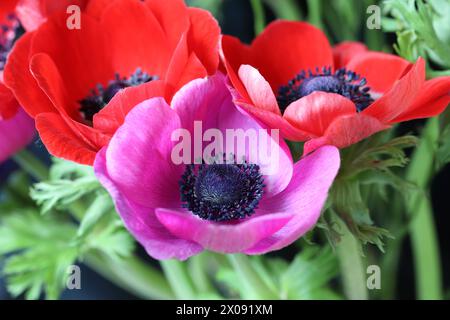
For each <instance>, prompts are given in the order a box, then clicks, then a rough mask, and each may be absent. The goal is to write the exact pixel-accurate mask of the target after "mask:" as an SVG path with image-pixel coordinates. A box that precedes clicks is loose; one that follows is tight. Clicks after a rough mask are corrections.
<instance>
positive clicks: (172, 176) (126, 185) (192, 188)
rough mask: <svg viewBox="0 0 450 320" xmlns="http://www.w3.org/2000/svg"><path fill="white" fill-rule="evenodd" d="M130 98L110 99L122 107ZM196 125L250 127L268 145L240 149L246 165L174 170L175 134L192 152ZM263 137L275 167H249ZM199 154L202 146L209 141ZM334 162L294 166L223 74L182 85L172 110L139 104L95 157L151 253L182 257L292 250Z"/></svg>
mask: <svg viewBox="0 0 450 320" xmlns="http://www.w3.org/2000/svg"><path fill="white" fill-rule="evenodd" d="M127 94H129V92H127V90H125V91H124V92H123V93H122V94H119V95H118V96H117V97H115V98H114V99H113V101H112V102H111V103H118V104H121V105H122V107H123V108H124V109H128V108H129V107H130V106H128V105H127V101H130V99H127ZM199 121H201V124H202V130H203V133H205V134H206V132H207V130H208V129H215V130H216V133H217V132H219V133H222V134H224V135H227V134H228V133H229V132H230V131H231V132H234V130H244V131H248V130H254V131H257V132H260V133H261V132H262V133H263V135H262V136H263V138H264V139H260V140H258V145H257V146H256V148H250V147H246V148H245V151H244V154H245V157H246V160H247V162H245V163H242V161H241V162H238V160H236V159H237V157H234V158H233V159H234V160H231V161H230V160H228V161H227V162H225V163H220V161H218V160H216V162H205V163H203V164H176V161H175V162H174V161H173V150H174V148H175V147H176V146H177V145H178V142H177V141H175V142H174V141H172V140H173V133H174V132H177V130H179V129H180V128H184V129H186V131H187V132H189V133H190V134H191V136H190V137H191V140H190V141H188V142H192V143H193V144H197V146H198V140H197V138H198V137H195V135H196V132H195V130H197V129H196V125H195V123H197V124H198V122H199ZM193 137H194V138H193ZM210 141H211V140H210ZM262 141H265V142H268V141H269V142H270V147H268V150H269V151H270V156H271V157H273V155H275V156H276V158H277V161H275V162H274V161H268V160H271V159H272V158H271V159H267V158H264V157H265V156H268V155H267V154H265V153H263V154H265V156H264V155H263V156H262V157H260V158H258V160H257V162H250V161H248V159H250V158H252V156H253V155H254V154H255V152H257V151H258V149H259V148H262V145H261V144H262V143H263V142H262ZM227 143H228V141H227ZM200 148H201V150H202V151H205V150H206V148H207V145H206V143H205V140H203V142H201V143H200ZM233 150H235V149H233ZM227 154H228V153H227ZM183 156H185V154H184V151H183ZM187 158H189V159H194V155H188V156H187ZM255 158H256V157H255ZM194 160H195V159H194ZM339 163H340V159H339V153H338V150H337V149H336V148H335V147H331V146H325V147H322V148H320V149H318V150H317V151H316V152H314V153H312V154H311V155H309V156H307V157H305V158H303V159H302V160H301V161H299V162H298V163H296V164H295V165H294V164H293V162H292V157H291V155H290V152H289V149H288V147H287V145H286V144H285V143H284V141H280V142H277V141H276V139H275V138H274V136H273V135H271V134H269V132H268V131H267V130H266V129H265V128H263V127H262V126H261V125H260V124H258V122H256V121H255V120H253V119H252V118H250V117H248V116H247V115H246V114H244V113H243V112H242V111H240V110H238V109H237V107H236V106H235V105H234V104H233V102H232V97H231V95H230V92H229V90H228V89H227V86H226V84H225V77H224V76H222V75H216V76H213V77H210V78H206V79H198V80H194V81H192V82H190V83H188V84H187V85H185V86H184V87H183V88H182V89H181V90H180V91H179V92H178V93H177V94H176V95H175V96H174V98H173V100H172V102H171V106H170V107H169V106H168V105H167V103H166V102H165V100H164V99H163V98H152V99H149V100H146V101H144V102H142V103H141V104H139V105H137V106H135V107H134V108H133V110H132V111H131V112H130V113H129V114H128V116H127V117H126V120H125V123H124V124H123V126H121V127H120V128H119V130H118V131H117V132H116V134H115V135H114V136H113V138H112V140H111V142H110V144H109V146H108V147H105V148H103V149H102V150H101V152H99V154H98V155H97V157H96V160H95V164H94V168H95V172H96V175H97V177H98V178H99V180H100V181H101V183H102V184H103V186H104V187H105V188H106V189H107V190H108V191H109V193H110V194H111V196H112V198H113V200H114V202H115V205H116V208H117V210H118V212H119V214H120V216H121V217H122V219H123V221H124V223H125V225H126V227H127V228H128V229H129V231H130V232H131V233H132V234H133V236H134V237H135V238H136V239H137V240H138V241H139V242H140V243H141V244H142V245H143V246H144V247H145V249H146V250H147V252H148V254H149V255H151V256H152V257H154V258H156V259H170V258H176V259H180V260H184V259H187V258H189V257H190V256H192V255H195V254H198V253H200V252H201V251H202V250H204V249H206V250H211V251H216V252H221V253H238V252H242V253H246V254H263V253H266V252H269V251H273V250H278V249H281V248H283V247H285V246H287V245H289V244H291V243H292V242H294V241H295V240H297V239H298V238H299V237H301V236H302V235H303V234H304V233H305V232H307V231H308V230H310V229H311V228H312V227H313V226H314V224H315V223H316V221H317V219H318V218H319V216H320V212H321V209H322V207H323V204H324V202H325V200H326V198H327V194H328V190H329V188H330V186H331V183H332V182H333V179H334V178H335V176H336V174H337V171H338V168H339Z"/></svg>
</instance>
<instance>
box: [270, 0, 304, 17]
mask: <svg viewBox="0 0 450 320" xmlns="http://www.w3.org/2000/svg"><path fill="white" fill-rule="evenodd" d="M265 2H266V3H267V5H269V6H270V7H271V8H272V10H273V11H274V12H275V15H276V16H277V17H278V18H279V19H285V20H294V21H299V20H302V14H301V11H300V8H299V7H298V5H297V3H296V2H295V0H266V1H265Z"/></svg>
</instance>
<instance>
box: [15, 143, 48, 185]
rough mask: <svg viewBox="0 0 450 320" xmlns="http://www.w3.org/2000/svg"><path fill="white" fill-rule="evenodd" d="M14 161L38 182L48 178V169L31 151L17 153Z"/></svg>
mask: <svg viewBox="0 0 450 320" xmlns="http://www.w3.org/2000/svg"><path fill="white" fill-rule="evenodd" d="M12 158H13V160H14V161H15V162H16V163H17V164H18V165H19V166H20V167H21V168H22V169H23V170H24V171H26V172H27V173H28V174H29V175H31V176H32V177H33V178H35V179H36V180H38V181H44V180H47V178H48V168H47V167H46V166H45V165H44V164H42V162H41V161H39V160H38V159H37V158H36V157H35V156H34V155H33V154H32V153H31V152H30V151H28V150H26V149H23V150H22V151H19V152H18V153H16V154H15V155H14V156H13V157H12Z"/></svg>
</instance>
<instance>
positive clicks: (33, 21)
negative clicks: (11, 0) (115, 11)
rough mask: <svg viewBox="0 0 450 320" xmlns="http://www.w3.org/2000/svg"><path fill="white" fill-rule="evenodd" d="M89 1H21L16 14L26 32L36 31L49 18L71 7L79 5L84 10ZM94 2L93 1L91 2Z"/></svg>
mask: <svg viewBox="0 0 450 320" xmlns="http://www.w3.org/2000/svg"><path fill="white" fill-rule="evenodd" d="M88 1H89V0H58V1H54V0H20V1H19V3H18V4H17V8H16V13H17V16H18V18H19V19H20V22H21V23H22V25H23V27H24V28H25V30H27V31H28V32H29V31H34V30H36V29H37V28H38V27H39V26H40V25H41V24H42V23H44V22H45V21H46V20H47V17H49V16H50V15H52V14H54V13H56V12H61V11H63V12H66V10H67V7H68V6H70V5H77V6H79V7H80V8H81V9H82V10H83V9H84V7H85V6H86V4H87V3H88ZM91 1H92V0H91Z"/></svg>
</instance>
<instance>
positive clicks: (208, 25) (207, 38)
mask: <svg viewBox="0 0 450 320" xmlns="http://www.w3.org/2000/svg"><path fill="white" fill-rule="evenodd" d="M189 16H190V21H191V27H190V29H189V33H188V44H189V48H190V50H192V51H194V52H195V54H196V56H197V57H198V58H199V59H200V61H201V62H202V63H203V65H204V66H205V68H206V70H207V71H208V74H210V75H212V74H214V73H215V72H216V70H217V67H218V66H219V39H220V27H219V25H218V23H217V21H216V19H214V17H213V16H212V15H211V13H209V12H208V11H205V10H202V9H198V8H189Z"/></svg>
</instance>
